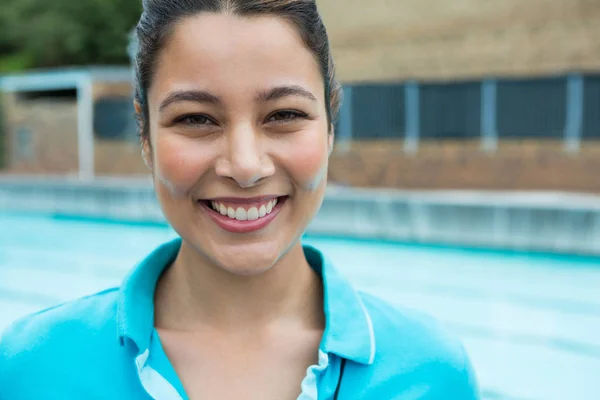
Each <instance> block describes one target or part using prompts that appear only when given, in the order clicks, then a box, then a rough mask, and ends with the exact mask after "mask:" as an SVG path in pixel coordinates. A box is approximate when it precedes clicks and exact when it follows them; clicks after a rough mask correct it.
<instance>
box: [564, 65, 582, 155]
mask: <svg viewBox="0 0 600 400" xmlns="http://www.w3.org/2000/svg"><path fill="white" fill-rule="evenodd" d="M583 101H584V100H583V78H582V76H581V75H579V74H571V75H569V77H568V78H567V98H566V104H565V106H566V108H567V109H566V116H567V118H566V123H565V150H566V151H567V152H569V153H577V152H578V151H579V149H580V147H581V133H582V132H581V130H582V127H583Z"/></svg>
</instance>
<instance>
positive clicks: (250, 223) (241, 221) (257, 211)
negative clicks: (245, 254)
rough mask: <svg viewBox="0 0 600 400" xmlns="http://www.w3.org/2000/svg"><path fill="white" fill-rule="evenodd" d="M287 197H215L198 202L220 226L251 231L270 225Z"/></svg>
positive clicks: (230, 229) (232, 229) (228, 229)
mask: <svg viewBox="0 0 600 400" xmlns="http://www.w3.org/2000/svg"><path fill="white" fill-rule="evenodd" d="M287 198H288V197H287V196H282V197H274V196H271V197H268V198H262V199H215V200H201V201H198V204H199V205H201V208H202V209H203V210H204V211H205V212H206V213H207V214H208V216H209V217H210V218H211V219H212V220H213V222H214V223H215V224H217V225H218V226H219V227H220V228H222V229H224V230H226V231H228V232H233V233H249V232H254V231H258V230H260V229H263V228H265V227H266V226H267V225H269V224H270V223H271V222H272V221H273V220H274V219H275V217H276V216H277V215H278V214H279V212H280V211H281V209H282V207H283V205H284V204H285V202H286V200H287Z"/></svg>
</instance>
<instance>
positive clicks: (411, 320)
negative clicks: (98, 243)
mask: <svg viewBox="0 0 600 400" xmlns="http://www.w3.org/2000/svg"><path fill="white" fill-rule="evenodd" d="M180 245H181V239H177V240H174V241H172V242H170V243H167V244H165V245H163V246H161V247H159V248H157V249H156V250H155V251H154V252H153V253H152V254H150V255H149V256H148V257H147V258H146V259H145V260H144V261H142V262H141V263H140V264H139V265H137V266H136V267H135V268H134V269H133V270H132V272H131V273H130V274H129V276H128V277H127V278H126V279H125V280H124V282H123V284H122V286H121V287H120V288H113V289H108V290H106V291H103V292H100V293H97V294H94V295H91V296H88V297H84V298H81V299H78V300H74V301H71V302H68V303H65V304H62V305H59V306H56V307H53V308H50V309H48V310H45V311H41V312H39V313H36V314H33V315H30V316H28V317H25V318H23V319H21V320H20V321H18V322H16V323H14V324H13V325H11V326H10V327H9V328H8V329H7V330H6V331H5V333H4V334H3V336H2V338H1V339H0V399H1V400H34V399H35V400H38V399H61V400H62V399H111V400H121V399H122V400H125V399H127V400H130V399H142V400H144V399H157V400H167V399H168V400H171V399H173V400H176V399H187V398H188V397H187V395H186V393H185V391H184V388H183V385H182V384H181V382H180V381H179V379H178V377H177V374H176V372H175V370H174V369H173V367H172V365H171V363H170V362H169V360H168V358H167V356H166V354H165V352H164V350H163V348H162V347H161V343H160V338H159V336H158V334H157V332H156V330H155V329H154V305H153V299H154V289H155V287H156V283H157V281H158V278H159V277H160V275H161V273H162V272H163V271H164V269H165V268H166V267H168V266H169V265H170V264H171V263H172V261H173V260H174V259H175V256H176V255H177V252H178V250H179V247H180ZM304 250H305V254H306V257H307V259H308V261H309V263H310V265H311V267H312V268H313V269H314V270H315V271H317V272H318V273H319V274H320V275H321V276H322V280H323V286H324V312H325V319H326V327H325V332H324V334H323V338H322V341H321V344H320V350H319V357H318V364H317V365H313V366H312V367H310V368H309V369H308V370H307V374H306V377H305V378H304V380H303V381H302V382H298V385H299V388H298V392H300V391H301V394H300V396H299V398H298V399H299V400H324V399H334V398H335V396H336V391H337V399H340V400H356V399H368V400H392V399H402V400H413V399H426V400H442V399H443V400H454V399H457V400H460V399H464V400H470V399H478V398H479V397H478V389H477V383H476V380H475V377H474V374H473V371H472V368H471V365H470V363H469V360H468V358H467V356H466V354H465V351H464V349H463V347H462V345H461V344H460V343H459V342H458V341H457V340H456V339H454V338H453V337H452V336H450V335H448V334H447V333H446V332H445V331H444V329H443V328H442V327H441V326H440V325H439V324H438V323H437V322H435V321H434V320H433V319H431V318H429V317H427V316H424V315H422V314H420V313H417V312H415V311H411V310H407V309H399V308H397V307H392V306H390V305H388V304H387V303H385V302H383V301H381V300H379V299H378V298H376V297H374V296H372V295H368V294H363V293H359V292H357V291H356V290H355V289H354V288H353V287H352V286H351V285H350V283H349V282H348V281H347V280H346V279H345V278H344V277H343V276H342V275H341V274H340V273H339V272H338V271H337V270H336V269H335V268H334V266H333V265H332V264H331V263H330V262H328V261H327V260H326V259H325V258H324V257H323V255H322V254H321V253H320V252H319V251H318V250H316V249H314V248H312V247H309V246H305V247H304ZM365 268H370V269H373V270H376V266H371V265H365Z"/></svg>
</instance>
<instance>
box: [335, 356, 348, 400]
mask: <svg viewBox="0 0 600 400" xmlns="http://www.w3.org/2000/svg"><path fill="white" fill-rule="evenodd" d="M345 367H346V359H345V358H342V365H341V366H340V377H339V378H338V383H337V387H336V388H335V395H334V396H333V400H338V397H339V395H340V387H341V386H342V378H343V377H344V368H345Z"/></svg>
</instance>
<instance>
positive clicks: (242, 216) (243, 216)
mask: <svg viewBox="0 0 600 400" xmlns="http://www.w3.org/2000/svg"><path fill="white" fill-rule="evenodd" d="M235 219H237V220H238V221H246V220H247V219H248V215H247V213H246V210H244V209H243V208H242V207H238V209H237V210H236V211H235Z"/></svg>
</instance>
